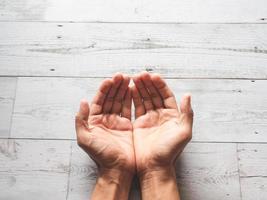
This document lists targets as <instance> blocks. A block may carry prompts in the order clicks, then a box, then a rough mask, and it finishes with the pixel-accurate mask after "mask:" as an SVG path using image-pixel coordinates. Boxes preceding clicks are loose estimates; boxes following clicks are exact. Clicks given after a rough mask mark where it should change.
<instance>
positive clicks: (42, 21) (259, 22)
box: [0, 19, 267, 24]
mask: <svg viewBox="0 0 267 200" xmlns="http://www.w3.org/2000/svg"><path fill="white" fill-rule="evenodd" d="M258 20H259V21H253V22H252V21H251V22H249V21H244V22H238V21H236V22H183V21H181V22H175V21H166V22H156V21H150V22H145V21H143V22H138V21H128V22H127V21H86V20H82V21H80V20H73V21H71V20H69V21H68V20H66V21H64V20H55V21H45V20H0V23H1V22H22V23H25V22H26V23H34V22H38V23H86V24H267V22H264V21H265V20H262V19H258Z"/></svg>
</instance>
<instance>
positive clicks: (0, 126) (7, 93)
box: [0, 61, 17, 138]
mask: <svg viewBox="0 0 267 200" xmlns="http://www.w3.org/2000/svg"><path fill="white" fill-rule="evenodd" d="M0 62H1V61H0ZM16 81H17V79H16V78H4V77H1V78H0V138H6V137H8V136H9V133H10V126H11V117H12V111H13V104H14V100H15V92H16Z"/></svg>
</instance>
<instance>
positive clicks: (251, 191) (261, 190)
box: [241, 177, 267, 200]
mask: <svg viewBox="0 0 267 200" xmlns="http://www.w3.org/2000/svg"><path fill="white" fill-rule="evenodd" d="M266 185H267V178H266V177H243V178H241V191H242V199H243V200H251V199H253V200H265V199H266V196H267V188H266Z"/></svg>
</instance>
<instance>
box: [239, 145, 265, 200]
mask: <svg viewBox="0 0 267 200" xmlns="http://www.w3.org/2000/svg"><path fill="white" fill-rule="evenodd" d="M266 155H267V144H238V160H239V169H240V170H239V174H240V177H241V179H240V184H241V192H242V197H243V200H249V199H255V200H264V199H266V195H267V188H266V184H267V166H266V161H267V156H266Z"/></svg>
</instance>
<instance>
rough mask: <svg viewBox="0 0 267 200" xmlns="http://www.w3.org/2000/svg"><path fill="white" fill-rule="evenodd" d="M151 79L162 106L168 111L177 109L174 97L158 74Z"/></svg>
mask: <svg viewBox="0 0 267 200" xmlns="http://www.w3.org/2000/svg"><path fill="white" fill-rule="evenodd" d="M151 79H152V82H153V84H154V86H155V87H156V88H157V90H158V93H159V94H160V96H161V98H162V99H163V104H164V106H165V107H166V108H170V109H178V108H177V104H176V100H175V97H174V95H173V93H172V91H171V90H170V88H169V87H168V86H167V84H166V83H165V81H164V80H163V79H162V78H161V77H160V76H159V75H158V74H152V76H151Z"/></svg>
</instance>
